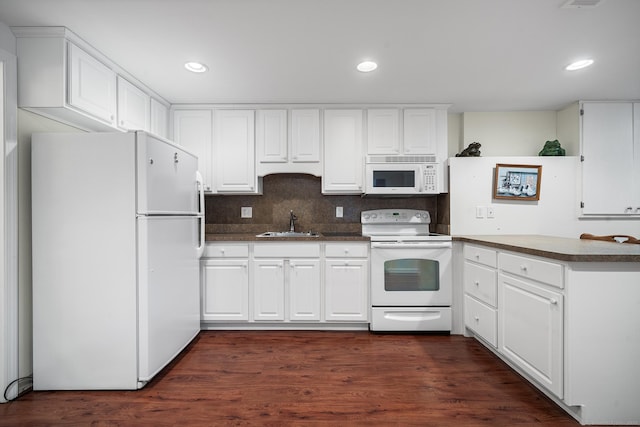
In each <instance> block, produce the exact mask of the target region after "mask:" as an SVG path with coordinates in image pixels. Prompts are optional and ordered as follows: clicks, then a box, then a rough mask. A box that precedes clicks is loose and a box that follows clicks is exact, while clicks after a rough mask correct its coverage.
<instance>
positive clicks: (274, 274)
mask: <svg viewBox="0 0 640 427" xmlns="http://www.w3.org/2000/svg"><path fill="white" fill-rule="evenodd" d="M253 271H254V275H255V277H256V280H254V282H253V318H254V320H272V321H276V320H277V321H281V320H284V261H283V260H254V262H253Z"/></svg>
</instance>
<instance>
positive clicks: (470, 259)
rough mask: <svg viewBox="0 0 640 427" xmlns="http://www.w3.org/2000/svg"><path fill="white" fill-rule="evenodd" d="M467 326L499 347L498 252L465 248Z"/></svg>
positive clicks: (465, 315) (464, 282) (464, 284)
mask: <svg viewBox="0 0 640 427" xmlns="http://www.w3.org/2000/svg"><path fill="white" fill-rule="evenodd" d="M463 253H464V258H465V259H464V271H463V287H464V292H465V295H464V324H465V327H466V328H467V329H469V330H471V331H473V332H474V333H475V334H476V336H478V337H479V338H481V339H483V340H484V341H486V342H487V343H488V344H490V345H491V346H493V347H497V346H498V309H497V306H498V283H497V281H498V272H497V269H496V266H497V257H498V255H497V252H496V251H495V250H492V249H485V248H481V247H478V246H473V245H465V246H464V249H463Z"/></svg>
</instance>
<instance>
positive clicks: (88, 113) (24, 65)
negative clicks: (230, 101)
mask: <svg viewBox="0 0 640 427" xmlns="http://www.w3.org/2000/svg"><path fill="white" fill-rule="evenodd" d="M11 30H12V31H13V33H14V35H15V36H16V50H17V56H18V106H19V107H20V108H23V109H25V110H29V111H31V112H34V113H36V114H40V115H42V116H45V117H49V118H51V119H53V120H56V121H59V122H62V123H66V124H68V125H71V126H73V127H76V128H79V129H83V130H86V131H114V130H129V129H135V130H149V126H150V124H149V110H150V108H151V106H150V98H151V97H154V96H155V97H156V98H158V99H161V98H160V97H159V96H157V95H156V94H154V92H153V91H152V90H151V89H149V88H148V87H147V86H145V85H144V84H143V83H141V82H139V81H137V80H136V79H135V78H134V77H133V76H131V75H130V74H128V73H127V72H126V71H125V70H123V69H122V68H120V67H119V66H118V65H117V64H115V63H114V62H113V61H111V60H109V58H107V57H106V56H104V55H103V54H101V53H100V52H99V51H97V50H96V49H94V48H93V47H91V46H90V45H88V44H87V43H86V42H84V41H83V40H82V39H81V38H79V37H78V36H76V35H75V34H74V33H72V32H71V31H69V30H68V29H66V28H65V27H12V28H11ZM165 105H168V104H166V103H165ZM165 128H166V119H165ZM157 135H160V136H163V135H162V134H160V133H157ZM165 135H166V130H165Z"/></svg>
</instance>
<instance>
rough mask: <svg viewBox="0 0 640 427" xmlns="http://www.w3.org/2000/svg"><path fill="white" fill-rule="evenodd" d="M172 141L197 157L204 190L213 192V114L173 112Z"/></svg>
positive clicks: (209, 111)
mask: <svg viewBox="0 0 640 427" xmlns="http://www.w3.org/2000/svg"><path fill="white" fill-rule="evenodd" d="M173 140H174V141H175V142H176V144H180V145H182V146H183V147H185V148H186V149H187V150H189V151H191V152H192V153H194V154H195V155H196V156H198V170H199V171H200V174H201V175H202V179H203V180H204V190H205V191H207V192H211V191H212V190H213V179H212V178H213V177H212V174H211V171H212V161H213V156H212V153H211V148H212V141H213V112H212V111H211V110H175V111H174V112H173Z"/></svg>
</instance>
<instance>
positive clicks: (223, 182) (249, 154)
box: [213, 110, 260, 193]
mask: <svg viewBox="0 0 640 427" xmlns="http://www.w3.org/2000/svg"><path fill="white" fill-rule="evenodd" d="M254 116H255V114H254V110H215V111H214V138H213V158H214V162H213V164H214V169H213V170H214V174H215V178H214V186H215V191H216V192H219V193H257V192H259V190H260V189H259V187H258V182H257V179H256V168H255V133H254V127H255V123H254Z"/></svg>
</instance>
